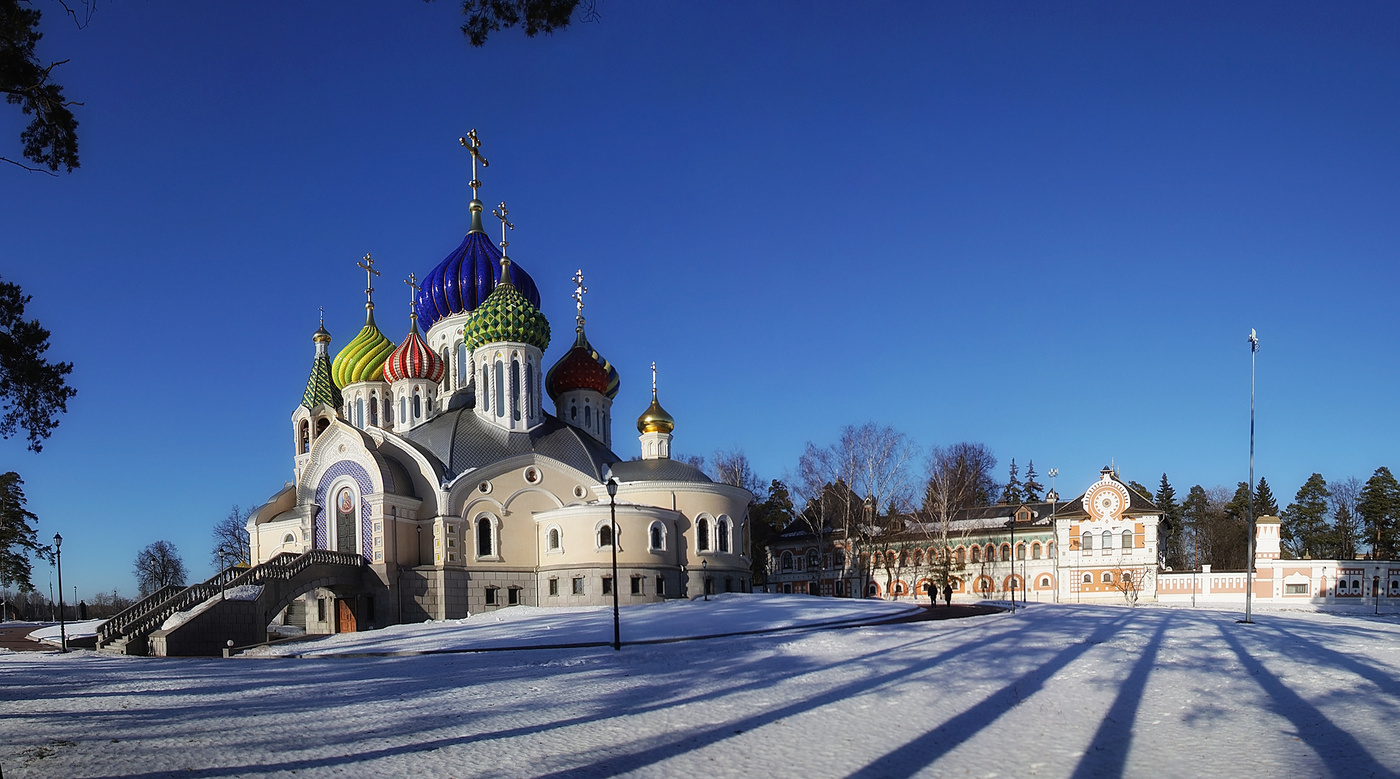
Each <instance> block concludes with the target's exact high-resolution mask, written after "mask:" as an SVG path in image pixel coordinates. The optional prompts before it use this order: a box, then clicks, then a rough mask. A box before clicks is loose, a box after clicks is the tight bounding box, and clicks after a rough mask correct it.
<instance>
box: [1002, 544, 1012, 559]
mask: <svg viewBox="0 0 1400 779" xmlns="http://www.w3.org/2000/svg"><path fill="white" fill-rule="evenodd" d="M1001 559H1003V560H1006V561H1010V560H1011V544H1002V545H1001Z"/></svg>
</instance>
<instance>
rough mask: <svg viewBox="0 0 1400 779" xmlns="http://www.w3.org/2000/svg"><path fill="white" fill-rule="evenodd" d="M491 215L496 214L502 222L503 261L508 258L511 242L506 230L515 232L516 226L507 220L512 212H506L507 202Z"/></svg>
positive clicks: (495, 209) (503, 202) (492, 211)
mask: <svg viewBox="0 0 1400 779" xmlns="http://www.w3.org/2000/svg"><path fill="white" fill-rule="evenodd" d="M491 213H492V214H494V215H495V217H496V218H497V219H499V220H501V259H502V260H504V259H505V257H506V247H507V246H510V241H507V240H506V228H510V229H511V230H514V229H515V225H514V224H512V223H511V221H510V220H509V219H507V218H506V216H507V215H508V214H509V213H510V211H507V210H506V201H504V200H502V201H501V204H500V205H499V206H497V207H496V208H494V209H492V210H491Z"/></svg>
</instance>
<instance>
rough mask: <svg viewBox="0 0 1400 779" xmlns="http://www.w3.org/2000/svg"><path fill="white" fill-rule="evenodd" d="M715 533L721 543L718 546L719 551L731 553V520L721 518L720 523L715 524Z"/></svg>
mask: <svg viewBox="0 0 1400 779" xmlns="http://www.w3.org/2000/svg"><path fill="white" fill-rule="evenodd" d="M715 533H716V534H717V535H718V541H719V543H718V544H716V546H718V547H719V551H721V552H728V551H729V520H727V519H725V518H724V517H720V519H719V521H718V522H716V523H715Z"/></svg>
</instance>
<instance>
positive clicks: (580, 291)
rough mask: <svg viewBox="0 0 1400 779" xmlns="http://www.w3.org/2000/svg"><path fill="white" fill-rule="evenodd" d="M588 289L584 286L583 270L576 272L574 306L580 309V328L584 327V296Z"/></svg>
mask: <svg viewBox="0 0 1400 779" xmlns="http://www.w3.org/2000/svg"><path fill="white" fill-rule="evenodd" d="M587 294H588V287H585V286H583V268H579V269H578V270H576V271H574V305H575V306H577V307H578V326H579V327H583V296H584V295H587Z"/></svg>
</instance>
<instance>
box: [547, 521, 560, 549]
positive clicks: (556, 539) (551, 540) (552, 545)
mask: <svg viewBox="0 0 1400 779" xmlns="http://www.w3.org/2000/svg"><path fill="white" fill-rule="evenodd" d="M545 548H546V549H547V550H548V551H551V552H560V551H563V544H562V538H561V535H560V532H559V528H557V527H551V528H550V529H549V530H547V531H545Z"/></svg>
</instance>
